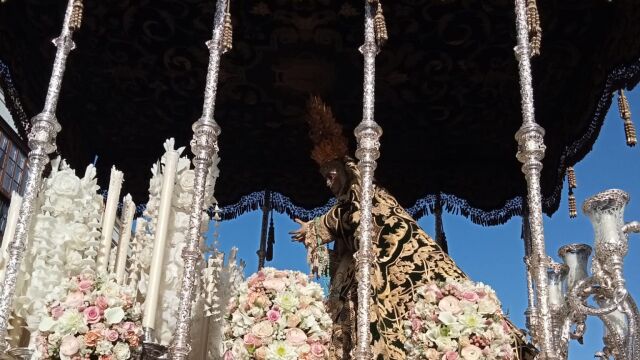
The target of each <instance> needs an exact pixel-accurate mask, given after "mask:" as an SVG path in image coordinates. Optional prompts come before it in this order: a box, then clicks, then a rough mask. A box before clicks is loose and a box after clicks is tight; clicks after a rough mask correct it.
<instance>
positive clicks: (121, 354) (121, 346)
mask: <svg viewBox="0 0 640 360" xmlns="http://www.w3.org/2000/svg"><path fill="white" fill-rule="evenodd" d="M113 354H114V355H115V356H116V359H118V360H126V359H128V358H129V356H131V351H130V350H129V346H128V345H127V344H125V343H121V342H120V343H117V344H116V345H115V346H114V347H113Z"/></svg>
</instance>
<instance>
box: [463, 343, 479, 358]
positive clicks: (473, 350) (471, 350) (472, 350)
mask: <svg viewBox="0 0 640 360" xmlns="http://www.w3.org/2000/svg"><path fill="white" fill-rule="evenodd" d="M460 355H462V358H463V359H464V360H478V359H479V358H480V356H482V350H480V348H479V347H477V346H474V345H467V346H465V347H463V348H462V351H460Z"/></svg>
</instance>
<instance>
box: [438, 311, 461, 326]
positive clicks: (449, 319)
mask: <svg viewBox="0 0 640 360" xmlns="http://www.w3.org/2000/svg"><path fill="white" fill-rule="evenodd" d="M438 320H440V321H441V322H442V323H443V324H445V325H451V324H455V323H456V321H457V319H456V317H455V316H453V315H452V314H451V313H450V312H447V311H443V312H441V313H440V314H438Z"/></svg>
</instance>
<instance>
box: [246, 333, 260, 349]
mask: <svg viewBox="0 0 640 360" xmlns="http://www.w3.org/2000/svg"><path fill="white" fill-rule="evenodd" d="M243 340H244V344H245V345H248V346H255V347H258V346H260V345H262V341H261V340H260V339H258V338H257V337H255V336H253V334H246V335H245V336H244V338H243Z"/></svg>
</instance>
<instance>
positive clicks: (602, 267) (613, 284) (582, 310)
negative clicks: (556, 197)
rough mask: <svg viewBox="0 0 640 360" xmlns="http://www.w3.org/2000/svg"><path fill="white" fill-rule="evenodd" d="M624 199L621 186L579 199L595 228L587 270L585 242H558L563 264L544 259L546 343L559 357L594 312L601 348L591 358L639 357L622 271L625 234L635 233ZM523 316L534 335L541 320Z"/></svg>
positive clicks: (634, 317)
mask: <svg viewBox="0 0 640 360" xmlns="http://www.w3.org/2000/svg"><path fill="white" fill-rule="evenodd" d="M628 202H629V195H628V194H627V193H626V192H624V191H622V190H608V191H604V192H602V193H599V194H597V195H595V196H593V197H591V198H589V199H587V200H586V201H585V203H584V205H583V207H582V208H583V211H584V213H585V214H586V215H587V216H588V217H589V220H590V221H591V223H592V225H593V229H594V232H595V242H594V247H595V251H594V256H593V259H592V262H591V275H589V272H588V262H589V257H590V256H591V253H592V248H591V246H589V245H585V244H570V245H566V246H563V247H562V248H560V250H559V252H558V255H559V256H560V257H561V258H562V260H563V264H559V263H555V262H550V264H549V266H548V268H547V284H548V285H547V286H548V292H547V296H548V298H547V300H548V304H549V310H550V317H551V322H550V325H551V329H552V333H553V336H552V344H551V345H552V347H553V349H554V350H555V351H554V352H555V353H556V354H557V355H558V356H559V357H560V358H561V359H566V358H567V357H568V345H569V341H570V340H572V339H573V340H577V341H579V342H582V338H583V335H584V333H585V331H586V325H585V324H586V319H587V317H588V316H596V317H598V318H599V319H600V320H601V321H602V323H603V325H604V328H605V332H604V337H603V341H604V348H603V350H602V351H600V352H598V353H596V357H598V358H600V359H610V358H614V359H615V360H635V359H638V358H640V336H639V335H640V334H639V333H638V330H639V329H638V308H637V307H636V303H635V301H634V300H633V298H632V297H631V295H630V294H629V293H628V291H627V288H626V286H625V278H624V275H623V264H624V257H625V255H626V254H627V249H628V235H629V233H632V232H640V224H639V223H638V222H637V221H636V222H631V223H628V224H625V223H624V208H625V206H626V205H627V203H628ZM592 298H593V301H590V299H592ZM592 304H593V306H592ZM529 321H530V330H531V332H532V336H533V338H534V339H536V338H537V337H538V335H539V333H540V331H541V330H540V329H541V325H542V323H541V321H540V319H539V318H532V319H530V320H529Z"/></svg>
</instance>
